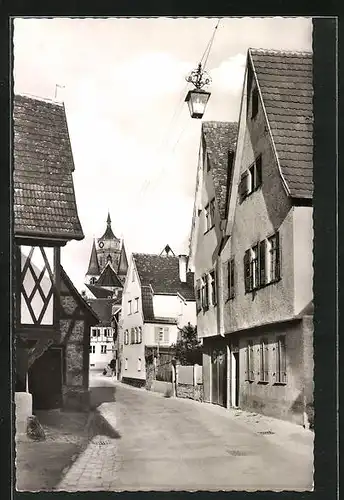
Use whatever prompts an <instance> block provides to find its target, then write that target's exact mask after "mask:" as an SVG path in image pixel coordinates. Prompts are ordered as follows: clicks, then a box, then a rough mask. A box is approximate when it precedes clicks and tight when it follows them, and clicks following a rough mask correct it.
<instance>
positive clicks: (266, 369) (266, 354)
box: [264, 344, 269, 382]
mask: <svg viewBox="0 0 344 500" xmlns="http://www.w3.org/2000/svg"><path fill="white" fill-rule="evenodd" d="M264 362H265V364H264V380H265V381H266V382H267V381H268V380H269V348H268V346H267V344H265V345H264Z"/></svg>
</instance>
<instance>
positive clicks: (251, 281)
mask: <svg viewBox="0 0 344 500" xmlns="http://www.w3.org/2000/svg"><path fill="white" fill-rule="evenodd" d="M279 279H280V247H279V235H278V233H275V234H274V235H273V236H271V237H270V238H268V239H267V240H262V241H260V242H259V243H257V244H256V245H255V246H254V247H252V248H250V249H248V250H246V252H245V255H244V280H245V292H246V293H247V292H251V291H252V290H257V289H258V288H262V287H263V286H265V285H268V284H270V283H274V282H276V281H278V280H279Z"/></svg>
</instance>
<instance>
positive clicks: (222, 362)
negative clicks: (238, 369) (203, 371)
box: [211, 347, 227, 406]
mask: <svg viewBox="0 0 344 500" xmlns="http://www.w3.org/2000/svg"><path fill="white" fill-rule="evenodd" d="M226 358H227V357H226V348H225V347H224V348H221V349H214V350H213V353H212V363H211V372H212V384H211V385H212V391H211V394H212V397H211V401H212V403H214V404H217V405H220V406H226V405H227V359H226Z"/></svg>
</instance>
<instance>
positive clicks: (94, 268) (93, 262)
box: [87, 240, 100, 276]
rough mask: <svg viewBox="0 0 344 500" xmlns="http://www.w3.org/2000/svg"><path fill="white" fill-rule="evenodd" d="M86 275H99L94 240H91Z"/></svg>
mask: <svg viewBox="0 0 344 500" xmlns="http://www.w3.org/2000/svg"><path fill="white" fill-rule="evenodd" d="M87 274H88V275H92V276H98V275H99V274H100V269H99V262H98V257H97V250H96V243H95V241H94V240H93V245H92V251H91V257H90V263H89V265H88V270H87Z"/></svg>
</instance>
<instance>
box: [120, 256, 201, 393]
mask: <svg viewBox="0 0 344 500" xmlns="http://www.w3.org/2000/svg"><path fill="white" fill-rule="evenodd" d="M188 323H191V324H193V325H195V323H196V306H195V298H194V291H193V275H192V273H189V272H187V257H186V256H179V257H175V256H174V255H170V254H167V255H152V254H138V253H134V254H132V256H131V259H130V263H129V269H128V274H127V278H126V281H125V285H124V290H123V297H122V311H121V320H120V329H119V332H120V333H119V335H120V337H119V344H118V352H119V358H120V366H121V378H122V380H123V381H124V382H128V383H133V384H135V385H144V384H145V383H146V378H147V365H146V355H147V348H150V349H151V350H153V351H154V357H155V358H156V359H158V358H159V350H161V351H162V350H164V349H165V350H166V349H167V348H169V347H171V346H172V345H173V344H174V343H175V342H176V341H177V338H178V332H179V330H178V328H179V327H180V328H182V327H183V326H185V325H187V324H188Z"/></svg>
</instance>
